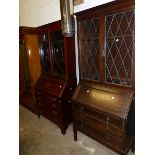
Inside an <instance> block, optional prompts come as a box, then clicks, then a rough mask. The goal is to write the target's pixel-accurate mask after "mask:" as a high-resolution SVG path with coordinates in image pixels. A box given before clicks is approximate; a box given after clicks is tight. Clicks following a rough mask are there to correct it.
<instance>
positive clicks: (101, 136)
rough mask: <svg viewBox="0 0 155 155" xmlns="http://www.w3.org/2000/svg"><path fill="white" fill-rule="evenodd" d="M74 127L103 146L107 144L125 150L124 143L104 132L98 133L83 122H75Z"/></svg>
mask: <svg viewBox="0 0 155 155" xmlns="http://www.w3.org/2000/svg"><path fill="white" fill-rule="evenodd" d="M74 123H75V124H74V125H75V126H76V127H77V129H78V130H80V131H81V132H83V133H85V134H86V135H88V136H90V137H91V138H94V139H96V140H97V141H99V142H101V143H102V144H107V145H110V146H112V147H117V148H120V149H122V148H123V141H121V140H119V139H117V138H114V137H113V136H111V135H108V134H106V133H104V132H101V131H98V130H96V129H94V128H92V127H91V126H89V125H86V124H84V123H82V122H81V121H76V120H74Z"/></svg>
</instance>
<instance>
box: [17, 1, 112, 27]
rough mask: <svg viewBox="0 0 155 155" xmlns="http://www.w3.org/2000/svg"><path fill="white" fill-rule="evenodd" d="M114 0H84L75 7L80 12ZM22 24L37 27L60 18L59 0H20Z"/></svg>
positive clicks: (75, 10)
mask: <svg viewBox="0 0 155 155" xmlns="http://www.w3.org/2000/svg"><path fill="white" fill-rule="evenodd" d="M110 1H113V0H84V3H83V4H80V5H77V6H75V7H74V12H79V11H82V10H85V9H88V8H92V7H94V6H98V5H101V4H104V3H107V2H110ZM19 3H20V4H19V18H20V26H30V27H37V26H41V25H44V24H47V23H51V22H54V21H57V20H60V6H59V0H19Z"/></svg>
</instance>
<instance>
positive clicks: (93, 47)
mask: <svg viewBox="0 0 155 155" xmlns="http://www.w3.org/2000/svg"><path fill="white" fill-rule="evenodd" d="M79 34H80V35H79V48H80V68H81V79H86V80H93V81H99V68H98V64H99V62H98V58H99V21H98V19H91V20H87V21H82V22H80V23H79Z"/></svg>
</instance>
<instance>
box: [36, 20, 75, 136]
mask: <svg viewBox="0 0 155 155" xmlns="http://www.w3.org/2000/svg"><path fill="white" fill-rule="evenodd" d="M38 33H39V45H40V47H39V49H40V61H41V76H40V78H39V80H38V81H37V84H36V86H35V94H36V101H37V107H38V117H40V114H41V115H43V116H44V117H46V118H47V119H49V120H50V121H52V122H53V123H55V124H57V125H58V126H59V127H60V129H61V132H62V134H65V133H66V129H67V127H68V124H69V123H71V122H72V112H71V96H72V95H73V92H74V90H75V87H76V73H75V50H74V37H70V38H66V37H63V35H62V32H61V23H60V21H57V22H54V23H51V24H47V25H43V26H40V27H38Z"/></svg>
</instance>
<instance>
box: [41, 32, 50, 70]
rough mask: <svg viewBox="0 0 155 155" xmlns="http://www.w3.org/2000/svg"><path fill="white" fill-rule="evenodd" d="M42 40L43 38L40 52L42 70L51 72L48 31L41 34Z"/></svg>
mask: <svg viewBox="0 0 155 155" xmlns="http://www.w3.org/2000/svg"><path fill="white" fill-rule="evenodd" d="M40 40H41V51H40V54H41V62H42V70H43V72H51V63H50V51H49V42H48V34H47V33H43V34H41V35H40Z"/></svg>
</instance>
